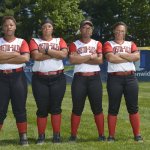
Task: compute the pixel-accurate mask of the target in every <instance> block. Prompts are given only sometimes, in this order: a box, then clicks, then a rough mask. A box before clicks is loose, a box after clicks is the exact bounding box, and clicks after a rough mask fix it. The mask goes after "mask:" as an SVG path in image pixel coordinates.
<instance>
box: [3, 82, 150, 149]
mask: <svg viewBox="0 0 150 150" xmlns="http://www.w3.org/2000/svg"><path fill="white" fill-rule="evenodd" d="M149 86H150V83H149V82H146V83H140V84H139V89H140V91H139V106H140V115H141V133H142V136H143V138H144V143H136V142H134V140H133V134H132V130H131V126H130V123H129V119H128V113H127V111H126V107H125V102H124V99H122V103H121V107H120V113H119V115H118V122H117V129H116V139H117V141H116V142H115V143H108V142H98V141H97V138H98V133H97V129H96V126H95V123H94V118H93V115H92V112H91V109H90V106H89V102H88V100H87V101H86V104H85V109H84V112H83V115H82V118H81V124H80V128H79V130H78V141H77V143H70V142H68V138H69V136H70V114H71V109H72V102H71V95H70V94H71V91H70V90H71V88H70V85H67V90H66V94H65V97H64V100H63V105H62V110H63V112H62V127H61V136H62V143H61V144H53V143H52V142H51V138H52V128H51V122H50V116H49V118H48V124H47V129H46V143H45V144H44V145H42V146H38V145H36V144H35V141H36V138H37V127H36V106H35V101H34V98H33V96H32V90H31V86H29V93H28V100H27V113H28V138H29V144H30V145H29V146H28V147H21V146H19V145H18V132H17V128H16V124H15V119H14V116H13V114H12V110H11V107H10V106H9V110H8V115H7V118H6V120H5V123H4V127H3V129H2V131H1V132H0V150H16V149H18V150H22V149H27V150H38V149H39V150H40V149H45V150H58V149H61V150H100V149H102V150H109V149H110V150H120V149H121V150H127V149H128V150H130V149H132V150H141V149H144V150H149V149H150V148H149V147H150V127H149V126H150V123H149V120H150V117H149V114H150V92H149ZM107 108H108V98H107V91H106V84H103V109H104V115H105V135H106V137H107V136H108V129H107Z"/></svg>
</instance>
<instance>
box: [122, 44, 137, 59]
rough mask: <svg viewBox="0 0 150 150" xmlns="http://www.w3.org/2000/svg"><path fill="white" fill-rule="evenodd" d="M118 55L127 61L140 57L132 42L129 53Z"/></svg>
mask: <svg viewBox="0 0 150 150" xmlns="http://www.w3.org/2000/svg"><path fill="white" fill-rule="evenodd" d="M120 57H121V58H123V59H126V60H127V61H129V62H135V61H138V60H139V59H140V53H139V51H138V48H137V46H136V44H135V43H134V42H132V43H131V53H125V54H120Z"/></svg>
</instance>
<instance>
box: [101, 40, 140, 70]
mask: <svg viewBox="0 0 150 150" xmlns="http://www.w3.org/2000/svg"><path fill="white" fill-rule="evenodd" d="M135 51H138V49H137V46H136V45H135V43H133V42H130V41H124V43H123V44H121V45H120V44H117V43H115V42H114V41H107V42H106V43H105V44H104V46H103V52H104V54H106V53H114V54H117V53H133V52H135ZM131 70H132V71H135V65H134V63H133V62H124V63H117V64H115V63H111V62H108V72H125V71H131Z"/></svg>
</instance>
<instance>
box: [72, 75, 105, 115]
mask: <svg viewBox="0 0 150 150" xmlns="http://www.w3.org/2000/svg"><path fill="white" fill-rule="evenodd" d="M71 89H72V102H73V109H72V112H73V113H74V114H76V115H78V116H80V115H81V114H82V112H83V109H84V105H85V100H86V97H87V96H88V98H89V101H90V106H91V109H92V112H93V114H94V115H96V114H99V113H101V112H102V111H103V110H102V82H101V78H100V75H99V74H98V75H94V76H89V77H86V76H80V75H76V74H75V75H74V78H73V82H72V88H71Z"/></svg>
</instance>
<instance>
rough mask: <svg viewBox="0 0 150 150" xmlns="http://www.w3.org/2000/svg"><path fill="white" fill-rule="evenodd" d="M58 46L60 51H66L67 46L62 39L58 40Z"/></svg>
mask: <svg viewBox="0 0 150 150" xmlns="http://www.w3.org/2000/svg"><path fill="white" fill-rule="evenodd" d="M59 45H60V49H63V48H66V49H67V44H66V42H65V41H64V39H62V38H60V42H59Z"/></svg>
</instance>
